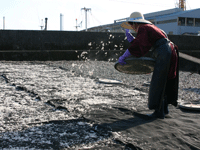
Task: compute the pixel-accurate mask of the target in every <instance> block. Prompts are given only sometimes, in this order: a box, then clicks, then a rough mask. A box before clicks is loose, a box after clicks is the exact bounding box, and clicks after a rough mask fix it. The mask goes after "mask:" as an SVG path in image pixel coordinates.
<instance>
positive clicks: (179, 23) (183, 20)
mask: <svg viewBox="0 0 200 150" xmlns="http://www.w3.org/2000/svg"><path fill="white" fill-rule="evenodd" d="M178 25H179V26H185V18H182V17H180V18H179V19H178Z"/></svg>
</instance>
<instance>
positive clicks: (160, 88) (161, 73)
mask: <svg viewBox="0 0 200 150" xmlns="http://www.w3.org/2000/svg"><path fill="white" fill-rule="evenodd" d="M171 44H172V43H171V42H170V41H169V40H168V39H167V38H162V39H159V40H158V41H156V43H155V44H154V46H153V50H152V57H153V58H154V59H155V60H156V63H155V67H154V71H153V75H152V80H151V84H150V89H149V98H148V107H149V109H155V110H159V109H160V107H161V105H162V102H163V100H164V99H165V100H166V101H167V103H168V104H173V105H174V106H177V99H178V67H177V75H176V77H175V78H174V79H168V73H169V68H170V62H171V53H172V49H171ZM177 53H178V52H177Z"/></svg>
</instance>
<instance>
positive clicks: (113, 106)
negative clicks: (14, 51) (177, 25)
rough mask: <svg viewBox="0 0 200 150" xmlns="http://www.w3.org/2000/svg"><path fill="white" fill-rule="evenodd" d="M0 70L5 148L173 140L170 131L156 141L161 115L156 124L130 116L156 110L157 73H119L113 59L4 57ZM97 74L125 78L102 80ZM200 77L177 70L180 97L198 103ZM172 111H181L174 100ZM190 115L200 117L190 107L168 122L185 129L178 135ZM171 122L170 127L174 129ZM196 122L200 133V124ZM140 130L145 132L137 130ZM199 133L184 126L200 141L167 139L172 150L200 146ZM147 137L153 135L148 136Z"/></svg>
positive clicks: (0, 132)
mask: <svg viewBox="0 0 200 150" xmlns="http://www.w3.org/2000/svg"><path fill="white" fill-rule="evenodd" d="M0 75H1V76H0V84H1V87H0V89H1V92H0V148H5V149H101V148H102V149H134V148H135V149H151V148H155V147H160V148H161V149H162V148H164V147H166V145H167V144H166V143H164V144H163V141H166V140H169V141H171V140H172V139H173V137H172V136H171V135H169V134H166V136H165V135H164V137H166V139H165V138H163V139H162V140H160V142H157V143H156V144H155V143H154V142H153V141H157V140H155V139H156V138H158V137H157V135H158V134H159V132H160V131H156V130H157V128H156V129H154V126H156V124H157V123H158V122H157V120H156V121H154V122H150V123H152V124H153V125H154V126H153V127H151V126H149V125H148V123H149V121H143V120H141V119H140V118H138V117H134V116H133V112H145V113H146V112H151V111H149V110H148V108H147V99H148V89H149V84H150V81H151V76H152V74H145V75H129V74H124V73H120V72H118V71H116V70H115V69H114V63H113V62H105V61H54V62H53V61H45V62H41V61H31V62H28V61H26V62H24V61H21V62H19V61H1V62H0ZM99 79H114V80H120V81H122V84H102V83H100V82H99ZM199 81H200V75H199V74H195V73H193V74H192V73H190V72H182V71H180V83H179V102H191V101H200V82H199ZM170 113H171V114H172V116H171V118H177V116H179V115H178V114H182V113H181V110H180V109H177V108H175V107H173V106H170ZM189 116H193V119H192V118H191V120H190V121H193V123H194V122H195V119H199V114H198V113H197V114H192V115H191V114H188V113H186V114H184V115H182V117H184V118H182V120H180V121H179V122H177V121H175V120H173V119H172V120H171V121H172V122H173V121H174V122H173V123H171V124H173V125H176V126H177V128H178V129H179V130H181V133H180V132H178V131H177V134H178V135H179V134H180V136H182V132H183V131H184V130H185V129H187V128H188V127H189V126H190V124H187V123H185V128H183V127H182V128H183V129H181V128H179V127H180V126H181V124H183V123H184V122H185V121H186V120H188V117H189ZM134 119H135V120H134ZM164 120H167V119H164ZM127 121H128V122H127ZM119 122H120V124H119ZM130 122H132V123H131V124H132V126H130ZM168 122H170V121H169V120H168ZM186 122H187V121H186ZM159 123H160V124H162V123H163V124H167V123H165V122H164V121H161V122H159ZM179 123H180V124H179ZM195 123H196V122H195ZM143 124H145V128H143V129H141V128H142V126H143ZM171 124H170V125H169V126H168V127H169V130H172V129H173V130H174V128H175V126H173V127H171ZM195 125H196V128H195V130H196V131H200V129H199V124H198V123H196V124H195ZM163 126H164V125H163ZM148 127H149V128H150V130H151V129H154V130H155V132H154V134H152V133H149V131H148V130H149V129H148ZM142 131H147V132H146V133H144V136H139V134H141V132H142ZM196 131H192V132H191V131H190V130H187V131H186V132H184V136H186V135H187V136H188V138H191V135H189V134H190V133H191V134H193V135H194V137H195V138H196V139H197V141H196V143H195V142H194V143H193V142H192V141H193V140H192V139H191V141H190V140H189V141H188V142H189V143H190V144H188V143H187V142H186V141H185V140H183V141H185V143H184V142H183V143H182V145H181V144H179V141H180V139H179V140H177V141H176V140H175V141H174V143H172V144H171V145H170V146H169V145H168V147H169V149H174V148H175V149H179V148H184V146H187V147H189V148H191V147H192V146H191V145H193V147H195V146H199V144H200V143H199V142H198V141H199V140H198V139H200V137H199V135H197V134H195V132H196ZM137 132H139V133H137ZM169 132H170V131H169ZM164 133H166V132H163V134H164ZM133 135H135V136H133ZM137 135H138V136H137ZM145 135H146V136H145ZM149 135H152V136H153V137H152V138H154V140H149V137H148V136H149ZM186 139H187V138H186ZM131 141H132V142H131ZM147 143H148V144H147ZM191 143H192V144H191ZM188 145H190V146H188Z"/></svg>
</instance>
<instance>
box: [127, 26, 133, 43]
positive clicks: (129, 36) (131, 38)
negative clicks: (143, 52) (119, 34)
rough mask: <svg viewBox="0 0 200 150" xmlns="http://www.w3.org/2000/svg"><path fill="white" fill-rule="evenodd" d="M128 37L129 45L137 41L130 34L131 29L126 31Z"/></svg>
mask: <svg viewBox="0 0 200 150" xmlns="http://www.w3.org/2000/svg"><path fill="white" fill-rule="evenodd" d="M126 37H127V40H128V41H129V43H131V42H132V41H133V40H134V39H135V37H134V36H133V35H132V34H131V33H130V32H129V29H126Z"/></svg>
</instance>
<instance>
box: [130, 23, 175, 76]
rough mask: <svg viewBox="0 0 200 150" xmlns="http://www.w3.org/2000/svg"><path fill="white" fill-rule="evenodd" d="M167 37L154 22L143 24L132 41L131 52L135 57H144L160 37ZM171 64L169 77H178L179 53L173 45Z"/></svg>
mask: <svg viewBox="0 0 200 150" xmlns="http://www.w3.org/2000/svg"><path fill="white" fill-rule="evenodd" d="M162 38H167V37H166V35H165V34H164V33H163V32H162V31H161V30H160V29H159V28H158V27H156V26H155V25H153V24H143V25H141V26H140V27H139V29H138V33H137V36H136V38H135V39H134V40H133V41H132V42H131V46H130V47H129V48H128V50H129V52H130V53H131V54H132V55H133V56H135V57H142V56H144V55H145V54H147V53H148V52H149V50H150V49H151V47H152V46H153V45H154V44H155V42H156V41H157V40H159V39H162ZM171 48H172V55H171V65H170V69H169V75H168V78H169V79H173V78H175V77H176V68H177V61H178V58H177V54H176V52H175V48H174V47H172V46H171Z"/></svg>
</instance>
